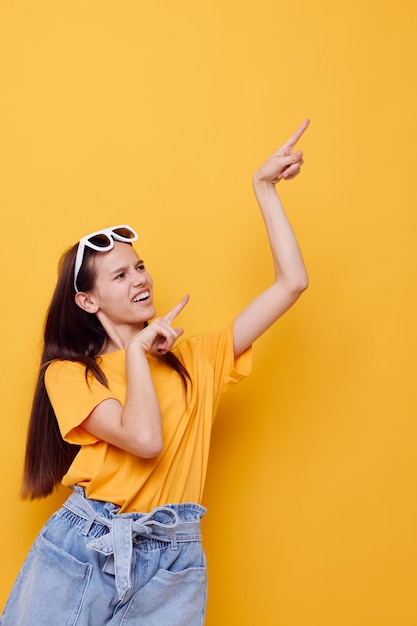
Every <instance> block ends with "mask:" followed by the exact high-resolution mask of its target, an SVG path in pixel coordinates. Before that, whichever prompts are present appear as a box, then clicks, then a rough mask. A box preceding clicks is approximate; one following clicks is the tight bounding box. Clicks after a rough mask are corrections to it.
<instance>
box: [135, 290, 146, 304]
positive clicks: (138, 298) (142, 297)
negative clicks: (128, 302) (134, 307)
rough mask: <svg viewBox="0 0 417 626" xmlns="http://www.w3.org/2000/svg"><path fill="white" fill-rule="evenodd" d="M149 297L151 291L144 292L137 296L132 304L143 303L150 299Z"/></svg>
mask: <svg viewBox="0 0 417 626" xmlns="http://www.w3.org/2000/svg"><path fill="white" fill-rule="evenodd" d="M149 296H150V293H149V291H144V292H143V293H140V294H139V295H138V296H136V298H133V300H132V302H141V300H146V299H147V298H149Z"/></svg>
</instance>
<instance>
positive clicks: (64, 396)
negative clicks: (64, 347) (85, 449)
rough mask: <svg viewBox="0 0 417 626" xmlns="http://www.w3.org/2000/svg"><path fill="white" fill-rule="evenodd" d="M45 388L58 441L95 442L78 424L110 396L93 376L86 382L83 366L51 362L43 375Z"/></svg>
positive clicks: (111, 396) (73, 363)
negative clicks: (57, 430)
mask: <svg viewBox="0 0 417 626" xmlns="http://www.w3.org/2000/svg"><path fill="white" fill-rule="evenodd" d="M45 387H46V391H47V393H48V396H49V400H50V402H51V404H52V407H53V409H54V412H55V415H56V418H57V420H58V426H59V429H60V431H61V435H62V438H63V439H65V441H68V442H69V443H74V444H79V445H86V444H89V443H95V442H96V441H98V439H97V438H96V437H93V435H90V434H89V433H87V431H85V430H84V429H83V428H81V427H80V424H81V423H82V422H83V421H84V420H85V419H86V418H87V417H88V416H89V415H90V413H91V411H92V410H93V409H95V407H96V406H98V405H99V404H100V403H101V402H103V400H107V399H109V398H114V394H112V392H111V391H110V389H108V388H107V387H105V386H104V385H102V384H101V383H100V382H99V381H98V380H97V379H96V378H95V377H94V376H92V375H91V374H89V375H88V376H87V378H86V375H85V366H84V365H83V364H82V363H79V362H73V361H54V362H53V363H51V365H49V367H48V369H47V370H46V373H45Z"/></svg>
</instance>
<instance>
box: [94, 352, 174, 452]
mask: <svg viewBox="0 0 417 626" xmlns="http://www.w3.org/2000/svg"><path fill="white" fill-rule="evenodd" d="M126 376H127V388H126V401H125V404H124V406H122V405H121V404H120V402H119V401H118V400H115V399H107V400H104V401H103V402H101V403H100V404H99V405H98V406H97V407H96V408H95V409H94V410H93V411H92V412H91V413H90V415H89V416H88V417H87V419H85V420H84V422H83V423H82V428H84V430H86V431H87V432H88V433H90V434H91V435H93V436H94V437H97V438H98V439H101V440H102V441H107V443H110V444H112V445H114V446H117V447H118V448H121V449H122V450H126V451H127V452H131V453H132V454H136V455H137V456H140V457H143V458H152V457H154V456H156V455H158V454H159V453H160V452H161V451H162V449H163V438H162V419H161V412H160V408H159V403H158V399H157V397H156V393H155V389H154V386H153V382H152V377H151V373H150V370H149V365H148V362H147V358H146V353H144V352H142V354H141V352H140V351H139V350H137V349H136V350H135V349H134V347H133V346H132V347H131V349H129V347H128V348H127V350H126Z"/></svg>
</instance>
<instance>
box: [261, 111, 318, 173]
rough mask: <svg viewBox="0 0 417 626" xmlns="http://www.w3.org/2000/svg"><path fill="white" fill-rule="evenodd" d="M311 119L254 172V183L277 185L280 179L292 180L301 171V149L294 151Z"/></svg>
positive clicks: (305, 121)
mask: <svg viewBox="0 0 417 626" xmlns="http://www.w3.org/2000/svg"><path fill="white" fill-rule="evenodd" d="M309 123H310V120H308V119H307V120H304V122H303V123H302V124H301V126H300V127H299V128H298V129H297V130H296V131H295V133H294V134H293V135H291V137H290V138H289V139H288V140H287V141H286V142H285V143H284V144H283V145H282V146H281V147H280V148H278V150H277V151H276V152H274V154H272V155H271V156H270V157H269V159H268V160H267V161H266V162H265V163H264V164H263V165H261V167H260V168H259V169H258V170H257V172H256V173H255V174H254V183H257V182H262V181H263V182H266V183H269V184H271V185H276V184H277V183H279V181H280V180H282V179H284V180H291V179H292V178H295V177H296V176H297V175H298V174H299V173H300V168H301V166H302V164H303V163H304V161H303V153H302V151H301V150H296V151H295V152H294V151H293V150H294V148H295V145H296V143H297V142H298V140H299V139H300V137H301V136H302V135H303V133H304V131H305V130H306V128H307V126H308V125H309Z"/></svg>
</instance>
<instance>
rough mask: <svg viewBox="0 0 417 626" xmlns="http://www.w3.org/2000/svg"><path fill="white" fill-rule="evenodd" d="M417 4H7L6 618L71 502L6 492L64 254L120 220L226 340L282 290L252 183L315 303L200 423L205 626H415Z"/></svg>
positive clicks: (170, 300) (2, 15)
mask: <svg viewBox="0 0 417 626" xmlns="http://www.w3.org/2000/svg"><path fill="white" fill-rule="evenodd" d="M416 27H417V23H416V9H415V4H414V3H412V2H411V1H410V0H409V1H404V0H400V1H399V2H396V3H394V4H392V3H388V2H385V1H384V0H383V1H381V0H378V1H377V0H368V1H365V2H364V1H359V0H352V1H351V2H349V3H347V2H342V3H335V2H331V1H330V0H322V1H320V2H309V1H308V0H299V1H298V2H296V3H289V2H279V1H277V0H275V1H273V0H257V1H256V2H255V0H252V1H248V0H240V1H239V2H237V0H233V1H231V2H225V1H224V0H223V1H220V0H210V2H209V1H208V0H205V1H203V2H199V1H198V0H193V1H191V0H176V2H173V1H172V2H171V1H168V0H158V1H156V2H153V3H150V2H146V3H145V2H143V1H141V0H118V1H116V0H113V1H111V0H100V1H98V0H88V1H86V0H82V1H81V0H71V2H69V1H68V0H62V1H60V2H56V1H55V0H38V1H37V2H29V0H16V1H12V0H2V3H1V6H0V29H1V32H0V54H1V68H0V79H1V94H2V95H1V98H0V125H1V129H0V136H1V139H0V141H1V148H0V151H1V163H0V200H1V216H2V217H1V225H2V245H1V265H0V266H1V270H2V289H1V291H2V307H1V315H2V317H1V321H2V324H1V328H2V341H3V363H2V390H1V394H2V395H1V397H2V419H1V436H0V446H1V450H0V475H1V477H2V519H1V533H0V553H1V557H2V574H1V579H0V604H1V605H3V603H4V602H5V600H6V598H7V595H8V593H9V590H10V588H11V585H12V583H13V580H14V578H15V576H16V574H17V572H18V570H19V568H20V566H21V564H22V562H23V559H24V556H25V554H26V553H27V550H28V549H29V547H30V545H31V543H32V541H33V538H34V537H35V535H36V533H37V531H38V530H39V528H40V527H41V525H42V524H43V522H44V521H45V520H46V519H47V517H48V516H49V515H50V513H51V512H52V511H53V510H54V509H55V508H56V506H58V504H59V503H60V502H61V501H62V499H63V498H64V497H65V495H66V494H65V493H64V492H60V493H58V494H57V495H55V496H53V497H51V498H49V499H48V500H45V501H41V502H35V503H22V502H20V501H19V500H18V497H17V494H18V490H19V483H20V477H21V468H22V459H23V453H24V445H25V431H26V425H27V419H28V411H29V407H30V401H31V393H32V390H33V383H34V379H35V372H36V368H37V365H38V360H39V346H40V337H41V329H42V324H43V319H44V314H45V311H46V307H47V305H48V302H49V298H50V295H51V292H52V289H53V286H54V282H55V278H56V267H57V260H58V257H59V255H60V254H61V252H62V251H63V250H64V249H65V248H66V247H68V246H69V245H71V244H73V243H74V242H75V241H77V239H78V238H79V237H80V236H82V235H84V234H85V233H86V232H90V231H92V230H95V229H97V228H100V227H102V226H109V225H112V224H117V223H130V224H132V226H134V227H135V228H136V229H137V230H138V231H139V233H140V240H139V242H138V246H137V248H138V250H139V251H140V253H141V254H142V255H143V256H144V258H145V260H146V262H147V265H148V266H149V268H150V270H151V272H152V274H153V277H154V281H155V285H156V297H157V303H158V310H159V312H161V313H163V312H165V311H166V310H167V309H168V308H170V307H171V306H173V305H174V304H175V303H176V302H177V301H178V300H179V299H180V298H181V297H182V295H183V294H184V293H185V292H189V293H190V294H191V300H190V303H189V305H188V307H187V308H186V310H185V311H184V312H183V313H182V315H181V318H180V319H181V323H182V324H183V325H184V327H185V331H186V334H187V335H191V334H194V333H196V332H201V331H205V330H208V329H210V328H212V327H217V326H219V325H221V324H224V323H226V322H227V321H228V320H229V319H230V318H231V317H232V316H234V315H235V314H236V313H237V312H238V311H239V310H240V309H241V308H242V307H243V306H244V305H245V304H246V303H247V302H248V301H249V300H250V299H251V298H252V297H253V296H254V295H255V294H256V293H258V291H259V290H260V289H262V288H263V287H265V286H266V285H267V284H268V281H269V280H270V279H271V277H272V267H271V262H270V254H269V250H268V245H267V241H266V237H265V233H264V229H263V224H262V220H261V217H260V214H259V211H258V209H257V206H256V203H255V200H254V197H253V194H252V190H251V175H252V172H253V171H254V169H255V168H256V167H257V165H258V164H260V162H261V161H263V160H264V159H265V158H266V157H267V156H268V155H269V154H270V153H271V152H272V151H273V150H274V149H275V148H276V147H277V146H278V145H280V143H282V141H283V140H284V139H286V138H287V136H288V135H289V134H290V133H291V132H292V131H293V130H294V129H295V128H296V127H297V126H298V124H299V123H300V122H301V121H302V120H303V119H304V118H305V117H310V118H311V120H312V122H311V126H310V128H309V130H308V132H307V133H306V135H305V137H304V138H303V140H302V142H301V147H302V148H303V150H304V152H305V165H304V168H303V173H302V175H301V176H300V177H298V178H297V179H296V180H295V181H292V182H291V183H288V184H285V185H284V184H283V185H282V186H281V187H280V191H281V195H282V198H283V201H284V204H285V206H286V208H287V210H288V213H289V216H290V218H291V221H292V223H293V225H294V228H295V230H296V232H297V234H298V237H299V240H300V244H301V247H302V250H303V253H304V256H305V260H306V263H307V266H308V269H309V275H310V283H311V285H310V288H309V290H308V292H307V293H306V294H304V295H303V297H302V299H301V300H300V302H299V303H297V305H296V306H295V307H294V309H292V310H291V311H290V312H289V313H287V315H286V316H285V317H284V318H283V319H282V320H281V321H280V322H279V323H278V324H277V325H276V326H275V327H274V328H273V329H271V330H270V331H269V333H268V334H266V335H265V336H264V337H262V338H261V339H260V340H259V341H258V343H257V345H256V346H255V351H254V371H253V375H252V376H251V377H250V378H249V379H248V380H247V381H245V382H243V383H241V384H240V385H239V386H238V387H236V388H235V389H233V390H232V391H231V392H230V393H229V394H228V395H227V396H226V397H225V398H224V402H223V403H222V405H221V409H220V412H219V415H218V418H217V421H216V424H215V428H214V434H213V445H212V456H211V461H210V468H209V477H208V482H207V486H206V492H205V499H204V504H205V505H206V506H207V507H208V508H209V511H210V512H209V515H208V517H207V518H206V519H205V520H204V534H205V547H206V551H207V555H208V561H209V603H208V619H207V624H208V626H235V625H236V626H254V625H258V624H262V625H266V626H269V625H271V626H353V625H354V626H416V624H417V596H416V593H415V587H416V582H417V542H416V531H417V500H416V496H417V461H416V443H417V426H416V366H415V362H416V349H417V345H416V344H417V333H416V328H415V318H416V295H415V290H416V282H417V281H416V279H417V276H416V274H417V271H416V244H415V240H416V230H417V229H416V226H417V220H416V200H417V193H416V191H417V189H416V178H417V177H416V174H415V169H416V157H415V145H416V140H417V133H416V104H417V98H416V95H417V94H416V92H417V79H416V71H415V60H416V53H417V46H416V38H415V32H416Z"/></svg>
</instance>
